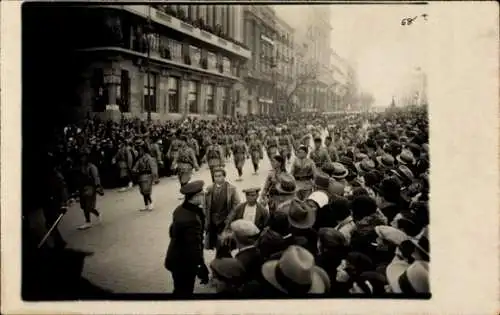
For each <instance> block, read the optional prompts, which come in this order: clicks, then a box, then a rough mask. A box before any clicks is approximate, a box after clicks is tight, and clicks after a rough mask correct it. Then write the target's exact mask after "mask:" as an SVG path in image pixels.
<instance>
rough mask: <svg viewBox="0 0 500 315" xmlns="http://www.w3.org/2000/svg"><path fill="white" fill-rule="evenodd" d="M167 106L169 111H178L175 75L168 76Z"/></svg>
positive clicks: (177, 89)
mask: <svg viewBox="0 0 500 315" xmlns="http://www.w3.org/2000/svg"><path fill="white" fill-rule="evenodd" d="M168 106H169V112H171V113H178V112H179V80H178V79H177V78H175V77H169V78H168Z"/></svg>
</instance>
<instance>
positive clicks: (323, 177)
mask: <svg viewBox="0 0 500 315" xmlns="http://www.w3.org/2000/svg"><path fill="white" fill-rule="evenodd" d="M329 185H330V177H329V176H328V174H325V173H323V172H318V173H316V174H314V186H316V187H317V188H319V189H322V190H327V189H328V186H329Z"/></svg>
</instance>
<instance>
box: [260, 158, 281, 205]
mask: <svg viewBox="0 0 500 315" xmlns="http://www.w3.org/2000/svg"><path fill="white" fill-rule="evenodd" d="M271 165H272V167H273V169H272V170H271V171H269V174H268V175H267V177H266V181H265V182H264V187H263V188H262V191H261V194H260V198H259V200H260V201H261V202H262V204H264V205H268V209H269V211H270V213H271V214H272V213H274V212H275V211H276V207H277V202H276V201H277V200H278V201H279V192H278V191H277V190H276V185H277V184H278V182H279V178H280V175H281V174H283V173H286V163H285V160H284V159H283V157H282V156H281V155H279V154H277V155H275V156H274V157H273V158H271Z"/></svg>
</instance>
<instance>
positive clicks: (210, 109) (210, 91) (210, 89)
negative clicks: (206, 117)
mask: <svg viewBox="0 0 500 315" xmlns="http://www.w3.org/2000/svg"><path fill="white" fill-rule="evenodd" d="M205 87H206V91H207V95H206V106H207V113H208V114H215V103H214V86H213V85H212V84H207V85H206V86H205Z"/></svg>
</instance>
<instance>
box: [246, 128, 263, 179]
mask: <svg viewBox="0 0 500 315" xmlns="http://www.w3.org/2000/svg"><path fill="white" fill-rule="evenodd" d="M248 150H249V151H250V156H251V158H252V164H253V170H254V173H253V175H257V174H258V171H259V162H260V160H262V159H263V158H264V152H263V150H262V142H260V140H259V139H257V138H256V135H255V134H253V133H252V134H250V142H249V143H248Z"/></svg>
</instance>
